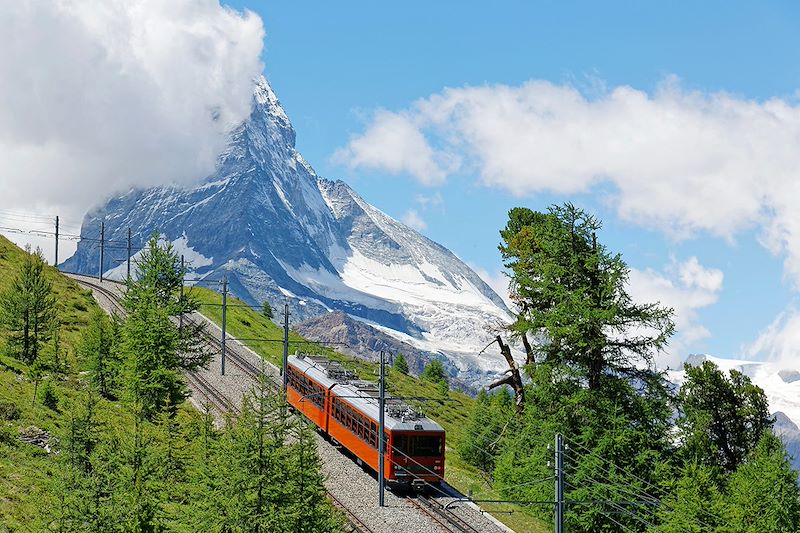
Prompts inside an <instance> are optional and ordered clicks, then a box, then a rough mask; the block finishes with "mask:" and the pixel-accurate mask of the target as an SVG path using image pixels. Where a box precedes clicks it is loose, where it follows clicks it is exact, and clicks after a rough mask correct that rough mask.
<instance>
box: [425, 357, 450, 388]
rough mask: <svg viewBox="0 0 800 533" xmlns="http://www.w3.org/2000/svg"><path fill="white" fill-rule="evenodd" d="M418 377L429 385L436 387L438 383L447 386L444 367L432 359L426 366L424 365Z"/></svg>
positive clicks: (438, 361)
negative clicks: (432, 384)
mask: <svg viewBox="0 0 800 533" xmlns="http://www.w3.org/2000/svg"><path fill="white" fill-rule="evenodd" d="M420 377H421V378H422V379H424V380H425V381H430V382H431V383H436V384H437V385H438V384H440V383H444V384H445V385H447V375H446V374H445V372H444V365H443V364H442V362H441V361H440V360H438V359H433V360H431V361H430V362H429V363H428V364H427V365H425V368H424V369H423V370H422V374H420Z"/></svg>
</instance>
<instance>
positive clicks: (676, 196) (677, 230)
mask: <svg viewBox="0 0 800 533" xmlns="http://www.w3.org/2000/svg"><path fill="white" fill-rule="evenodd" d="M395 122H401V123H402V124H403V125H404V131H403V134H402V135H397V136H396V137H392V136H387V135H382V134H381V132H382V131H383V129H384V128H385V127H386V125H387V124H392V123H395ZM409 139H414V148H413V150H411V149H408V146H409ZM798 145H800V106H799V105H797V104H796V103H793V102H790V101H788V100H782V99H777V98H775V99H771V100H767V101H763V102H759V101H754V100H748V99H744V98H740V97H736V96H734V95H730V94H727V93H724V92H717V93H701V92H697V91H689V90H686V89H684V88H683V87H681V85H680V84H679V82H678V81H677V80H676V79H674V78H668V79H666V80H665V81H664V82H663V83H662V84H661V85H660V87H659V88H658V89H657V90H656V91H655V92H654V93H653V94H648V93H645V92H643V91H640V90H636V89H633V88H631V87H628V86H619V87H616V88H612V89H610V90H607V91H605V92H602V91H597V90H595V91H594V92H593V94H592V96H591V97H587V96H586V95H585V94H582V93H581V92H579V91H578V90H576V89H575V88H573V87H570V86H565V85H556V84H553V83H550V82H546V81H530V82H527V83H525V84H523V85H521V86H516V87H512V86H506V85H493V86H483V87H463V88H455V89H445V90H444V91H442V92H441V93H438V94H434V95H432V96H430V97H428V98H425V99H422V100H419V101H418V102H416V103H415V104H414V105H413V106H411V107H410V108H409V109H407V110H404V111H401V112H398V113H392V112H389V111H385V110H382V111H380V112H379V113H378V114H376V116H375V120H374V121H373V122H372V123H371V124H370V125H369V126H368V127H367V129H366V131H365V132H364V133H363V135H360V136H357V137H355V138H354V139H353V140H352V141H351V143H350V144H349V145H348V146H347V147H346V148H343V149H341V150H340V151H339V152H338V153H339V155H340V160H341V161H344V162H346V163H347V164H348V165H350V166H352V167H364V168H372V169H380V170H385V171H388V172H396V173H403V172H405V173H409V174H411V175H413V176H416V177H417V178H419V179H420V180H422V181H423V182H425V183H431V182H435V183H440V182H441V181H443V180H445V179H446V178H447V176H449V175H452V174H454V173H456V172H458V173H464V172H468V171H472V170H474V171H475V172H477V174H478V175H479V176H480V179H481V181H482V182H483V183H484V184H486V185H488V186H494V187H500V188H504V189H507V190H509V191H511V192H512V193H514V194H516V195H520V196H522V195H530V194H535V193H539V192H551V193H556V194H563V195H571V194H576V193H580V192H586V191H590V190H592V188H593V187H595V186H596V185H598V184H610V185H611V186H612V190H613V191H614V192H613V194H612V201H613V203H614V205H615V207H616V209H617V211H618V214H619V215H620V216H621V217H623V218H625V219H627V220H631V221H634V222H636V223H639V224H641V225H645V226H650V227H657V228H660V229H661V230H663V231H665V232H667V233H669V234H670V235H672V236H675V237H685V236H689V235H692V234H693V233H695V232H697V231H706V232H709V233H711V234H713V235H717V236H721V237H724V238H728V239H730V238H733V237H734V236H735V235H736V234H737V232H739V231H741V230H744V229H751V228H753V227H760V228H761V229H762V231H763V236H762V239H761V240H762V242H763V243H764V245H765V246H767V247H768V248H769V249H770V251H772V252H773V253H776V254H777V253H785V254H786V261H785V267H786V271H787V273H788V274H789V275H790V276H791V277H793V279H794V280H795V281H796V282H800V203H798V202H797V201H796V199H797V198H798V197H800V179H798V178H799V177H800V170H799V169H800V150H798V149H797V147H798ZM364 154H369V157H366V156H365V155H364ZM421 154H422V155H421ZM442 161H443V162H446V164H443V163H441V162H442ZM423 162H424V164H423ZM420 167H422V168H424V170H421V169H420ZM431 176H434V177H435V179H431ZM712 282H713V280H712Z"/></svg>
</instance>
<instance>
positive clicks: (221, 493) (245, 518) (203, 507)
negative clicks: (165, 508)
mask: <svg viewBox="0 0 800 533" xmlns="http://www.w3.org/2000/svg"><path fill="white" fill-rule="evenodd" d="M313 442H314V440H313V433H312V432H311V430H310V429H309V428H308V427H307V426H306V425H305V422H304V421H302V419H300V418H296V417H291V416H290V415H289V414H288V412H287V410H286V404H285V401H284V400H283V399H282V398H281V397H280V396H279V395H276V394H275V392H274V388H273V385H272V384H271V383H270V382H269V381H267V378H266V377H262V378H261V379H260V380H259V382H258V383H257V385H256V386H255V388H254V389H253V391H252V392H251V393H250V394H248V395H247V396H246V397H245V399H244V401H243V406H242V411H241V413H240V414H239V416H238V417H237V419H236V421H235V423H233V424H231V425H230V426H229V427H228V428H226V429H225V430H224V431H223V432H222V434H221V435H219V436H218V437H214V436H213V433H212V437H211V438H210V439H209V440H207V441H206V443H204V444H202V447H204V448H205V447H207V446H208V447H210V450H209V451H208V452H207V453H210V461H209V462H208V463H207V464H206V465H204V466H201V467H200V468H199V469H198V470H195V471H194V473H193V478H192V479H193V480H194V483H195V484H202V487H200V486H196V487H195V501H194V502H193V506H194V508H195V510H196V511H195V513H196V518H195V520H202V521H203V523H204V528H205V529H208V530H213V531H249V532H253V533H266V532H270V533H273V532H275V533H284V532H285V533H290V532H308V533H312V532H313V533H316V532H319V533H326V532H333V531H340V529H339V525H340V524H339V523H338V521H337V520H336V519H335V518H333V517H334V516H335V513H334V512H332V509H331V507H330V505H329V504H328V502H327V500H326V498H325V497H324V488H323V485H322V475H321V473H320V464H319V458H318V456H317V454H316V450H315V449H314V445H313Z"/></svg>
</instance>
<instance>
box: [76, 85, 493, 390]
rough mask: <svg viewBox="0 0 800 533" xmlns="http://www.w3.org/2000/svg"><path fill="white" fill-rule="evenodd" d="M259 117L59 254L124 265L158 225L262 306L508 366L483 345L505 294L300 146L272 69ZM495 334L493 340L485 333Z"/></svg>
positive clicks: (208, 274)
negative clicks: (180, 181) (195, 179)
mask: <svg viewBox="0 0 800 533" xmlns="http://www.w3.org/2000/svg"><path fill="white" fill-rule="evenodd" d="M252 109H253V110H252V114H251V116H250V118H249V119H248V120H247V121H246V122H244V123H243V124H241V125H240V126H239V127H238V128H236V129H235V130H234V131H233V132H232V134H231V138H230V143H229V145H228V148H227V150H226V151H225V152H224V153H223V154H221V155H220V157H219V161H218V167H217V171H216V172H215V174H214V175H212V176H209V177H207V178H206V179H205V180H203V181H202V182H201V183H200V184H199V185H197V186H195V187H190V188H176V187H170V186H164V187H155V188H151V189H145V190H131V191H129V192H128V193H126V194H124V195H121V196H119V197H117V198H113V199H111V200H110V201H109V202H107V203H106V204H105V205H104V206H102V207H99V208H98V209H96V210H94V211H92V212H90V213H89V214H87V215H86V217H85V219H84V222H83V227H82V230H81V241H80V242H79V244H78V249H77V252H76V253H75V255H74V256H73V257H71V258H70V259H68V260H67V261H66V262H65V263H64V264H63V265H62V267H63V268H64V269H66V270H69V271H74V272H81V273H92V274H95V273H97V271H98V269H99V268H101V267H100V265H99V255H100V250H99V245H98V243H97V242H96V239H97V238H98V237H99V231H100V223H101V221H104V222H105V227H106V233H105V236H106V241H107V242H106V254H105V258H104V264H103V265H102V269H103V271H104V272H106V273H107V275H108V276H111V277H115V276H116V277H120V278H121V277H123V276H124V274H125V264H124V261H125V259H126V258H127V252H126V240H127V232H128V228H130V229H131V231H132V234H133V241H134V245H137V244H140V243H143V242H145V241H146V239H147V237H148V236H149V235H151V234H152V233H153V232H154V231H158V232H160V233H161V234H162V235H163V236H164V238H165V239H167V240H169V241H171V242H172V243H173V245H174V246H175V247H176V249H177V250H178V251H179V252H180V253H182V254H183V255H184V256H185V257H186V258H187V260H188V261H189V262H190V269H191V277H192V278H194V279H198V280H203V282H209V281H210V280H217V279H221V278H222V276H223V275H227V277H228V280H229V282H230V288H231V291H232V292H233V294H235V295H236V296H238V297H239V298H241V299H243V300H245V301H246V302H248V303H251V304H253V305H259V304H261V302H263V301H265V300H267V301H269V302H271V303H272V305H273V306H275V307H278V306H279V305H280V304H282V303H283V302H288V303H289V305H290V308H291V313H292V321H293V322H294V323H299V322H300V321H303V320H307V319H310V318H313V317H319V316H321V315H325V314H327V313H330V312H332V311H341V312H343V313H346V314H347V315H349V316H350V317H352V318H355V319H357V320H359V321H361V322H364V323H366V324H369V325H371V326H373V327H374V328H376V330H379V331H381V332H383V333H384V334H386V335H389V336H391V337H393V338H395V339H399V340H401V341H403V342H406V343H408V344H409V345H411V346H413V347H414V348H415V349H417V350H419V351H420V352H429V353H439V354H444V355H445V356H447V358H448V359H449V361H450V362H451V363H452V365H453V367H454V368H456V369H457V371H458V373H459V374H463V375H472V376H473V377H474V378H475V379H478V376H480V375H482V374H483V373H484V372H486V371H490V372H491V371H494V370H497V369H502V368H503V365H504V364H505V363H504V362H503V361H502V360H501V358H500V357H499V356H498V355H497V354H485V355H484V356H481V357H480V358H478V357H476V356H475V354H477V353H478V351H479V350H480V348H481V347H482V346H483V345H485V344H486V343H487V342H488V341H489V340H491V334H490V333H489V332H488V331H487V326H490V325H496V324H499V323H502V322H504V321H506V320H507V319H508V310H507V309H506V307H505V305H504V304H503V302H502V300H501V299H500V298H499V297H498V296H497V295H496V294H495V293H494V292H493V291H492V290H491V289H490V288H489V287H488V285H486V284H485V283H484V282H483V281H482V280H481V279H480V277H478V275H477V274H475V273H474V272H473V271H472V270H471V269H470V268H469V267H468V266H467V265H465V264H464V263H463V262H462V261H460V260H459V259H458V258H457V257H456V256H455V255H454V254H453V253H452V252H450V251H449V250H447V249H446V248H444V247H443V246H441V245H439V244H437V243H435V242H433V241H431V240H430V239H427V238H426V237H424V236H422V235H420V234H419V233H417V232H416V231H414V230H412V229H410V228H408V227H407V226H405V225H403V224H401V223H400V222H398V221H396V220H394V219H392V218H391V217H389V216H387V215H386V214H384V213H382V212H381V211H379V210H378V209H376V208H375V207H373V206H371V205H369V204H368V203H366V202H365V201H364V200H363V199H362V198H360V197H359V196H358V194H356V193H355V192H354V191H353V190H352V189H351V188H350V187H348V186H347V184H345V183H344V182H342V181H329V180H326V179H323V178H321V177H319V176H318V175H317V174H316V173H315V172H314V170H313V169H312V168H311V166H310V165H309V164H308V163H307V162H306V161H305V160H304V159H303V157H302V156H301V155H300V153H299V152H297V150H296V149H295V132H294V130H293V128H292V126H291V123H290V121H289V119H288V117H287V116H286V114H285V113H284V111H283V109H282V108H281V106H280V103H279V102H278V100H277V98H276V96H275V94H274V93H273V91H272V89H271V88H270V86H269V84H268V83H267V81H266V80H265V79H263V78H262V79H260V80H258V81H257V83H256V85H255V92H254V97H253V108H252ZM484 341H486V342H484Z"/></svg>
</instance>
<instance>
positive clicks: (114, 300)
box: [72, 277, 374, 533]
mask: <svg viewBox="0 0 800 533" xmlns="http://www.w3.org/2000/svg"><path fill="white" fill-rule="evenodd" d="M72 279H74V280H75V281H76V282H77V283H78V284H80V285H84V286H86V287H89V288H90V289H92V290H95V291H97V292H99V293H101V294H102V295H103V296H105V298H106V299H107V300H108V301H109V302H110V303H111V305H112V306H113V307H114V308H115V309H116V310H117V311H118V312H119V313H120V315H121V316H125V314H126V313H125V308H124V307H123V306H122V304H121V303H120V302H119V299H120V296H119V294H116V293H114V292H113V291H111V290H110V289H108V288H107V287H103V286H102V285H100V283H95V282H93V281H89V280H86V279H84V278H82V277H81V278H78V277H73V278H72ZM184 319H185V320H188V321H189V322H190V323H192V324H194V325H199V324H198V323H197V322H195V321H194V320H192V319H191V318H188V317H187V318H184ZM202 334H203V338H204V339H205V340H206V341H207V342H208V343H209V344H210V345H211V346H213V345H214V344H218V343H219V340H218V339H217V338H216V337H215V336H214V334H213V333H211V332H210V331H208V330H206V329H203V330H202ZM226 347H227V346H226ZM226 355H227V356H228V357H229V358H230V360H231V363H232V364H233V365H234V366H236V367H237V368H239V369H240V370H241V371H242V372H244V373H245V375H247V376H248V377H249V378H251V379H253V380H255V379H258V377H259V376H260V375H261V370H260V369H257V368H256V366H255V365H254V364H252V363H251V362H250V361H248V360H247V359H245V358H244V357H242V356H241V355H240V354H238V353H236V351H235V350H226ZM186 378H187V381H188V382H189V384H190V385H191V386H192V387H193V388H194V389H197V390H198V391H199V392H200V393H201V394H203V396H205V397H206V399H207V400H208V401H209V402H211V404H212V405H213V406H214V407H215V408H216V409H217V410H218V411H219V412H220V413H223V414H224V413H227V412H233V413H239V408H238V407H236V405H235V404H234V403H233V402H232V401H230V399H228V397H227V396H225V394H223V393H222V392H221V391H220V390H219V389H218V388H216V387H215V386H214V385H212V384H211V383H210V382H209V381H208V380H207V379H206V378H204V377H203V376H201V375H200V374H199V373H197V372H187V373H186ZM276 388H277V385H276ZM325 492H327V494H328V497H329V498H330V500H331V502H333V504H334V506H336V508H338V509H339V510H340V511H341V512H342V513H344V515H345V517H346V518H347V521H348V523H349V524H350V528H351V532H352V533H374V531H373V530H372V529H370V527H369V526H367V525H366V524H365V523H364V522H363V521H362V520H361V519H360V518H358V516H356V515H355V514H354V513H353V512H352V511H351V510H350V509H348V508H347V506H345V505H344V503H342V501H341V500H339V499H338V498H337V497H336V496H334V495H333V493H332V492H331V491H330V490H328V489H325Z"/></svg>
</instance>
